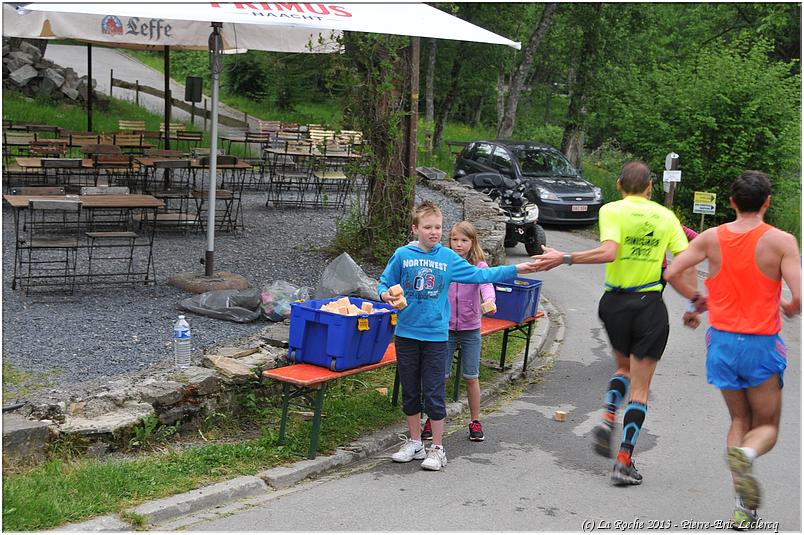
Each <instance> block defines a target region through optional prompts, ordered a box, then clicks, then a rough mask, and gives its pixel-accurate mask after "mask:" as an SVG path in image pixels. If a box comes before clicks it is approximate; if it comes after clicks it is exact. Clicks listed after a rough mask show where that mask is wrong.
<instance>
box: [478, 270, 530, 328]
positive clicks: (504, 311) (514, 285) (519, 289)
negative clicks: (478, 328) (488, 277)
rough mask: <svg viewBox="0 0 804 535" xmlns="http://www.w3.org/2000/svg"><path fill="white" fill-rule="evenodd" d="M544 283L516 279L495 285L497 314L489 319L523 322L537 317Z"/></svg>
mask: <svg viewBox="0 0 804 535" xmlns="http://www.w3.org/2000/svg"><path fill="white" fill-rule="evenodd" d="M541 288H542V281H540V280H533V279H521V278H515V279H513V280H508V281H504V282H495V283H494V293H495V294H496V297H495V299H496V301H497V312H495V313H494V314H490V315H489V316H488V317H490V318H497V319H501V320H508V321H515V322H516V323H520V322H522V321H523V320H525V319H527V318H530V317H532V316H535V315H536V312H537V311H538V309H539V293H540V291H541Z"/></svg>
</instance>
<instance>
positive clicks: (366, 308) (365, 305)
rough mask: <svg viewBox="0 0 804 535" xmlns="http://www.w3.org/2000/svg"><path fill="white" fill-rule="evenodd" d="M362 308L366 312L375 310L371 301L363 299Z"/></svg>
mask: <svg viewBox="0 0 804 535" xmlns="http://www.w3.org/2000/svg"><path fill="white" fill-rule="evenodd" d="M360 309H361V310H362V311H363V312H364V313H366V314H372V313H373V312H374V305H372V304H371V301H363V304H362V305H360Z"/></svg>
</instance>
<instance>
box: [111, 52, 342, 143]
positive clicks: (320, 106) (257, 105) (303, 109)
mask: <svg viewBox="0 0 804 535" xmlns="http://www.w3.org/2000/svg"><path fill="white" fill-rule="evenodd" d="M124 52H125V53H127V54H129V55H130V56H132V57H134V58H136V59H138V60H139V61H141V62H143V63H144V64H146V65H148V66H149V67H151V68H152V69H155V70H157V71H159V72H164V70H165V62H164V60H163V58H162V55H161V53H153V52H146V51H140V50H125V51H124ZM185 57H189V55H188V54H187V52H186V51H185ZM171 63H173V62H171ZM178 65H182V62H181V60H180V61H179V62H178ZM188 72H189V71H188ZM204 73H205V75H206V74H207V71H204ZM179 74H182V73H181V72H180V73H179ZM194 74H197V73H195V72H194ZM173 78H174V79H176V77H175V76H174V77H173ZM180 78H181V76H180ZM208 78H209V77H208V76H204V81H205V84H207V83H208V80H207V79H208ZM206 91H207V93H208V91H209V90H208V89H207V90H206ZM220 99H221V102H224V103H226V104H228V105H229V106H231V107H233V108H235V109H237V110H239V111H241V112H244V113H247V114H248V115H249V116H250V117H256V118H258V119H263V120H271V121H284V122H289V123H298V124H324V125H326V126H328V127H330V128H334V129H336V130H338V129H340V128H342V126H343V113H342V110H341V107H340V105H339V103H337V102H332V101H328V102H300V103H297V104H294V106H293V109H292V110H283V109H280V108H279V107H278V106H277V105H276V103H275V102H274V101H273V100H271V99H265V100H263V101H260V102H256V101H254V100H251V99H249V98H245V97H242V96H240V95H230V94H228V92H227V91H226V88H225V87H224V86H223V84H221V86H220ZM236 118H237V119H239V118H240V117H236Z"/></svg>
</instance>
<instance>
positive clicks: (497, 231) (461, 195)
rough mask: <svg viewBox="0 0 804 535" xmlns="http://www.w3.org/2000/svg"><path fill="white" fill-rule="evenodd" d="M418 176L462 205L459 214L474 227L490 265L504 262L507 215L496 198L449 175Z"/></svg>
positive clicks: (423, 181) (420, 179) (425, 183)
mask: <svg viewBox="0 0 804 535" xmlns="http://www.w3.org/2000/svg"><path fill="white" fill-rule="evenodd" d="M418 179H419V181H420V182H421V183H423V184H424V185H426V186H427V187H428V188H430V189H433V190H436V191H438V192H439V193H441V194H442V195H444V196H446V197H449V198H450V199H452V200H453V201H455V202H456V203H458V204H460V205H462V206H463V216H462V217H463V219H466V220H467V221H471V222H472V224H473V225H474V226H475V228H477V235H478V239H479V241H480V247H481V248H482V249H483V252H484V253H486V260H487V261H488V264H489V265H490V266H497V265H501V264H504V263H505V244H504V241H505V222H506V221H507V220H508V217H507V216H506V215H505V212H503V211H502V209H501V208H500V206H499V205H498V204H497V203H496V202H495V201H493V200H492V199H491V198H490V197H489V196H488V195H485V194H483V193H480V192H479V191H477V190H474V189H472V188H470V187H469V186H467V185H466V184H461V183H460V182H456V181H455V180H453V179H451V178H446V179H440V180H431V179H428V178H425V177H423V176H422V175H419V177H418Z"/></svg>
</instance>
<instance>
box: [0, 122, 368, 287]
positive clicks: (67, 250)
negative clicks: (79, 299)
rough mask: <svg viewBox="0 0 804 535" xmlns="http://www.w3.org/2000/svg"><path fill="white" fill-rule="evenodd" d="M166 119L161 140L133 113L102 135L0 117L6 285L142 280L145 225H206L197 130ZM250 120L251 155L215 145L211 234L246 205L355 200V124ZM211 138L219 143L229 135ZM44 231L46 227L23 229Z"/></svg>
mask: <svg viewBox="0 0 804 535" xmlns="http://www.w3.org/2000/svg"><path fill="white" fill-rule="evenodd" d="M168 126H169V131H170V139H171V141H172V143H171V144H170V147H171V148H170V149H165V148H164V143H163V141H164V138H165V136H164V132H165V128H164V127H165V125H164V124H162V130H161V132H160V133H155V134H157V135H156V136H154V135H146V134H147V133H148V132H147V131H146V130H145V121H138V120H120V121H119V123H118V131H117V132H112V133H108V132H107V133H96V132H74V131H73V132H71V131H66V130H64V129H61V128H59V127H57V126H49V125H30V124H25V123H20V122H14V121H5V122H4V131H3V140H4V146H3V151H4V159H3V161H4V166H3V171H4V173H3V193H4V194H5V195H4V197H3V198H4V201H5V205H6V206H8V207H10V208H11V210H12V216H13V222H14V229H15V230H14V235H15V240H14V242H15V247H14V258H15V261H14V269H13V276H12V288H14V289H16V288H17V287H18V286H19V287H21V288H23V289H24V290H25V292H26V294H27V293H29V292H30V291H31V289H33V288H36V287H44V288H48V287H52V286H59V287H61V288H62V289H66V290H68V291H69V292H70V293H74V292H75V288H76V287H81V286H82V285H90V284H92V285H94V284H103V283H113V282H114V283H116V282H140V283H149V282H153V281H154V280H155V268H154V259H153V256H152V249H153V242H154V237H155V236H156V235H157V234H164V233H168V234H169V233H172V234H181V235H185V236H186V235H188V234H189V233H193V234H200V233H205V232H206V230H207V226H208V225H209V221H208V217H209V212H210V207H209V203H210V195H209V187H210V176H209V170H210V161H209V160H210V158H209V149H208V148H206V147H201V146H200V144H201V141H202V132H191V131H186V130H183V128H184V125H182V124H180V123H170V124H169V125H168ZM258 128H259V129H260V130H255V131H246V132H243V133H242V142H243V143H245V147H246V148H247V150H248V149H249V148H254V149H256V152H257V157H253V158H243V157H241V156H234V155H230V154H225V153H223V152H222V151H219V153H218V157H217V162H216V167H217V172H216V183H215V188H216V191H215V196H214V201H213V202H214V203H215V217H214V223H213V224H214V226H215V231H216V232H225V233H228V234H231V235H233V236H239V235H241V234H243V233H244V231H245V228H246V226H247V224H248V222H249V217H250V215H251V213H250V212H251V211H253V210H255V209H256V210H260V209H263V210H267V209H269V208H313V209H325V208H333V209H343V208H344V207H345V205H346V203H347V199H348V198H349V196H350V195H352V194H356V195H358V198H359V195H360V194H361V193H362V191H363V189H364V188H365V184H364V183H363V181H362V180H361V177H359V176H358V175H357V174H355V173H353V172H351V171H350V166H349V165H348V164H349V163H350V162H352V161H355V160H358V159H360V158H362V154H361V152H360V146H361V144H362V134H361V133H360V132H356V131H342V132H338V133H336V132H334V131H332V130H326V129H325V128H324V127H323V126H321V125H298V124H291V123H282V122H280V121H260V122H259V123H258ZM151 134H154V133H151ZM222 139H223V140H224V141H229V144H228V145H224V146H226V147H227V148H228V147H230V146H231V143H232V142H236V140H237V139H240V138H235V137H234V136H231V137H228V138H227V137H226V136H222ZM245 191H250V192H252V195H255V196H258V197H261V200H260V201H259V205H261V207H257V208H250V211H249V213H247V210H246V209H245V207H244V204H243V195H244V192H245ZM45 229H46V230H47V231H48V235H43V236H40V235H32V234H31V232H33V231H37V232H38V231H42V230H45ZM50 233H55V235H50ZM56 243H58V244H61V245H59V246H57V245H56ZM43 244H45V246H43Z"/></svg>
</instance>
